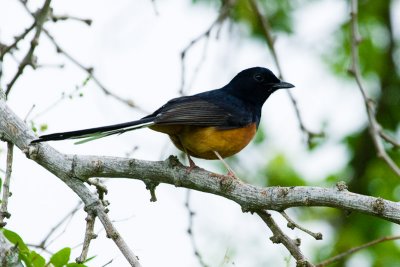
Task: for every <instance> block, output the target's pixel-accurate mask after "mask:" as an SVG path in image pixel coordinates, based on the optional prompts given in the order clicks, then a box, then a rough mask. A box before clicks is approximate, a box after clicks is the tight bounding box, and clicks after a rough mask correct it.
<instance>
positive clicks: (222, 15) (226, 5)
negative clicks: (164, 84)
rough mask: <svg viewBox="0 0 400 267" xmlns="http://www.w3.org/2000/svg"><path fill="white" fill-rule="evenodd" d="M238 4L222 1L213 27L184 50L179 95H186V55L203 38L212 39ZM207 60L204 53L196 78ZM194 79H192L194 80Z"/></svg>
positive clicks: (232, 1)
mask: <svg viewBox="0 0 400 267" xmlns="http://www.w3.org/2000/svg"><path fill="white" fill-rule="evenodd" d="M235 4H236V0H225V1H222V6H221V9H220V11H219V14H218V17H217V18H216V19H215V20H214V22H213V23H211V25H210V26H209V27H208V28H207V30H206V31H204V32H203V33H202V34H200V35H199V36H197V37H196V38H194V39H193V40H192V41H190V42H189V44H188V45H187V46H186V47H185V48H184V49H183V50H182V52H181V73H182V74H181V86H180V90H179V94H181V95H184V94H185V76H186V68H185V57H186V54H187V53H188V52H189V50H190V49H191V48H192V47H193V46H194V45H195V44H196V43H198V42H199V41H200V40H202V39H203V38H206V39H207V40H208V38H209V37H210V34H211V31H212V30H213V29H214V28H215V27H216V26H217V25H219V24H221V23H222V22H223V21H225V19H226V18H227V17H228V15H229V11H230V10H231V8H232V6H234V5H235ZM206 47H207V43H206V45H205V48H206ZM204 59H205V56H204V52H203V56H202V59H201V61H200V63H199V64H198V67H197V68H196V70H195V74H194V77H195V76H196V74H197V73H198V69H199V66H201V62H202V61H203V60H204ZM193 79H194V78H192V80H193Z"/></svg>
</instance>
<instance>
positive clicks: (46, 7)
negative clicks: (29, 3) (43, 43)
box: [6, 0, 51, 96]
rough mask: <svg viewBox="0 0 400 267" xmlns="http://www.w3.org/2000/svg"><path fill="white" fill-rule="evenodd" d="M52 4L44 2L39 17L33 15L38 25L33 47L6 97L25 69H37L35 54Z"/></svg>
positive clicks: (32, 43) (48, 0)
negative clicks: (27, 67) (29, 67)
mask: <svg viewBox="0 0 400 267" xmlns="http://www.w3.org/2000/svg"><path fill="white" fill-rule="evenodd" d="M50 2H51V0H46V1H45V2H44V5H43V7H42V8H41V9H40V11H38V12H37V15H33V16H34V19H35V21H36V23H35V27H36V33H35V35H34V36H33V39H32V41H31V46H30V48H29V50H28V52H27V54H26V55H25V57H24V59H23V60H22V62H21V63H20V64H19V66H18V71H17V73H16V74H15V75H14V77H13V78H12V79H11V81H10V83H9V84H8V85H7V89H6V96H8V94H9V93H10V91H11V88H12V87H13V85H14V83H15V82H16V81H17V79H18V77H19V76H20V75H21V74H22V73H23V72H24V69H25V67H26V66H28V65H30V66H31V67H32V68H35V64H36V63H35V60H34V52H35V49H36V47H37V46H38V44H39V37H40V34H41V33H42V30H43V25H44V23H45V22H46V20H47V18H48V13H49V10H50Z"/></svg>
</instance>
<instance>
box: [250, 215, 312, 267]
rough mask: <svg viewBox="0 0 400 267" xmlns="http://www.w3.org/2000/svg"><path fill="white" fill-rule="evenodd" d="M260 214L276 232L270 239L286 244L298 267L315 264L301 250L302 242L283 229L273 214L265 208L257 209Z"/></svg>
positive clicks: (310, 266)
mask: <svg viewBox="0 0 400 267" xmlns="http://www.w3.org/2000/svg"><path fill="white" fill-rule="evenodd" d="M256 213H257V214H258V216H260V217H261V219H262V220H263V221H264V222H265V224H266V225H267V226H268V228H269V229H271V231H272V233H273V234H274V235H273V236H272V237H271V238H270V240H271V241H272V243H275V244H282V245H284V246H285V247H286V248H287V249H288V250H289V252H290V254H291V255H292V256H293V257H294V258H295V259H296V266H297V267H313V266H314V265H313V264H312V263H310V262H309V261H308V260H307V259H306V258H305V257H304V255H303V253H302V252H301V251H300V248H299V246H300V242H299V241H297V240H293V239H291V238H290V237H288V236H287V235H286V234H285V233H284V232H283V231H282V229H281V228H280V227H279V226H278V224H277V223H276V222H275V221H274V219H273V218H272V216H271V214H269V213H268V212H267V211H265V210H260V211H256Z"/></svg>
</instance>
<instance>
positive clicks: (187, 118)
mask: <svg viewBox="0 0 400 267" xmlns="http://www.w3.org/2000/svg"><path fill="white" fill-rule="evenodd" d="M147 117H154V120H153V122H154V123H155V124H158V125H174V124H179V125H193V126H222V125H226V124H228V123H229V122H230V121H231V120H232V119H233V114H232V112H230V111H229V110H227V109H225V108H223V107H221V106H219V105H216V104H215V103H212V102H210V101H207V100H206V99H202V98H200V97H196V96H190V97H180V98H176V99H173V100H171V101H169V102H168V103H166V104H165V105H164V106H162V107H161V108H160V109H158V110H157V111H155V112H154V113H153V114H151V115H149V116H147ZM147 117H145V118H147Z"/></svg>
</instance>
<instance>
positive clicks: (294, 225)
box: [279, 211, 322, 240]
mask: <svg viewBox="0 0 400 267" xmlns="http://www.w3.org/2000/svg"><path fill="white" fill-rule="evenodd" d="M279 213H280V214H281V215H282V216H283V217H284V218H285V219H286V221H287V222H288V224H287V227H289V228H290V229H292V230H293V229H294V228H297V229H299V230H301V231H303V232H304V233H307V234H309V235H310V236H312V237H314V238H315V240H321V239H322V234H321V233H314V232H312V231H310V230H308V229H306V228H304V227H302V226H300V225H299V224H297V223H296V222H295V221H293V220H292V219H291V218H290V217H289V215H287V213H286V212H284V211H280V212H279Z"/></svg>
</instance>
